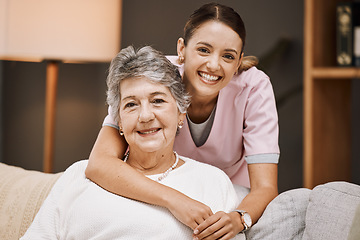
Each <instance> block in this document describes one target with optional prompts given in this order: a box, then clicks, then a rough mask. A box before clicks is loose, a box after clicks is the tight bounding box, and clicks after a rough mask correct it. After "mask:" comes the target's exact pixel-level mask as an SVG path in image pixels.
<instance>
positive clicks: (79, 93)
mask: <svg viewBox="0 0 360 240" xmlns="http://www.w3.org/2000/svg"><path fill="white" fill-rule="evenodd" d="M207 2H209V1H202V0H197V1H193V0H182V1H173V0H170V1H169V0H151V1H145V0H124V1H123V6H122V31H121V43H120V44H121V48H124V47H126V46H128V45H134V46H136V47H140V46H143V45H151V46H153V47H154V48H156V49H158V50H161V51H162V52H164V53H165V54H169V55H170V54H171V55H173V54H176V42H177V39H178V38H179V37H181V36H182V30H183V26H184V24H185V22H186V20H187V18H188V17H189V15H190V14H191V13H192V12H193V11H194V10H195V9H197V8H198V7H200V6H201V5H202V4H204V3H207ZM219 2H220V3H223V4H225V5H228V6H231V7H233V8H234V9H235V10H236V11H237V12H238V13H239V14H240V15H241V17H242V18H243V20H244V22H245V26H246V29H247V40H246V47H245V55H255V56H257V57H258V58H259V59H260V64H259V68H260V69H262V70H263V71H265V72H266V73H267V74H268V75H269V76H270V79H271V82H272V84H273V88H274V92H275V96H276V99H277V107H278V115H279V126H280V139H279V144H280V149H281V155H280V163H279V190H280V192H282V191H285V190H288V189H293V188H297V187H302V170H303V167H302V158H303V153H302V152H303V143H302V141H303V137H302V129H303V126H302V124H303V113H302V111H303V98H302V82H303V5H304V3H303V1H302V0H293V1H288V0H272V1H268V0H224V1H219ZM108 65H109V63H91V64H68V63H66V64H65V63H61V64H60V70H59V82H58V89H57V109H56V133H55V156H54V172H59V171H63V170H65V169H66V168H67V167H68V166H69V165H71V164H72V163H73V162H75V161H78V160H81V159H87V158H88V156H89V153H90V151H91V148H92V146H93V144H94V142H95V140H96V137H97V134H98V132H99V130H100V128H101V124H102V121H103V119H104V117H105V116H106V114H107V106H106V105H105V90H106V85H105V78H106V74H107V68H108ZM45 68H46V64H45V63H44V62H40V63H30V62H16V61H0V91H1V102H0V103H1V104H0V111H1V118H0V121H1V122H0V123H1V124H0V127H1V128H0V143H1V144H0V160H1V161H2V162H4V163H7V164H11V165H16V166H21V167H24V168H26V169H34V170H42V159H43V135H44V98H45V78H46V76H45ZM355 89H356V88H355ZM357 89H359V86H358V87H357ZM353 95H355V94H353ZM354 101H355V104H354V106H355V107H357V109H359V104H358V99H355V100H354ZM359 102H360V101H359ZM354 119H359V117H358V116H354ZM358 169H359V168H358Z"/></svg>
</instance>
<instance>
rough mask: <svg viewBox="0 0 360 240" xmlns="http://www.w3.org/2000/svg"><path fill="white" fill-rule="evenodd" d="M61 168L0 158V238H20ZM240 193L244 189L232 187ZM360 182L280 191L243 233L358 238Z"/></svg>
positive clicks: (262, 236) (253, 236)
mask: <svg viewBox="0 0 360 240" xmlns="http://www.w3.org/2000/svg"><path fill="white" fill-rule="evenodd" d="M61 174H62V173H56V174H47V173H42V172H39V171H31V170H25V169H23V168H20V167H15V166H9V165H6V164H4V163H0V239H1V240H12V239H19V238H20V237H21V236H22V235H23V234H24V233H25V232H26V230H27V228H28V227H29V226H30V224H31V222H32V220H33V219H34V217H35V215H36V213H37V211H38V210H39V208H40V207H41V204H42V203H43V201H44V200H45V198H46V196H47V195H48V194H49V192H50V190H51V188H52V186H53V185H54V183H55V182H56V180H57V179H58V178H59V177H60V176H61ZM235 189H236V191H237V193H238V196H239V198H243V197H245V196H246V194H248V192H249V190H248V189H246V188H243V187H240V186H236V187H235ZM359 229H360V186H358V185H356V184H352V183H348V182H330V183H326V184H323V185H319V186H317V187H315V188H314V189H312V190H310V189H305V188H299V189H293V190H289V191H286V192H283V193H281V194H280V195H279V196H277V197H276V198H275V199H274V200H273V201H272V202H271V203H270V204H269V205H268V207H267V208H266V210H265V211H264V214H263V216H262V217H261V218H260V219H259V221H258V222H257V223H256V224H255V225H254V226H253V227H252V228H251V229H250V230H249V231H248V232H246V237H247V239H281V240H284V239H305V240H307V239H316V240H317V239H324V240H325V239H326V240H329V239H330V240H331V239H341V240H342V239H344V240H346V239H348V240H355V239H360V232H359Z"/></svg>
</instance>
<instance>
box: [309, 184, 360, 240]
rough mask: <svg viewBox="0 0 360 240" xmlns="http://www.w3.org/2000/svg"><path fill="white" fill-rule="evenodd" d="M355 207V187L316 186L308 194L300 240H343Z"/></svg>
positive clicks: (358, 198) (359, 199) (359, 192)
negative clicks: (303, 229) (302, 232)
mask: <svg viewBox="0 0 360 240" xmlns="http://www.w3.org/2000/svg"><path fill="white" fill-rule="evenodd" d="M359 204H360V186H358V185H355V184H352V183H348V182H330V183H326V184H323V185H319V186H316V187H315V188H314V189H313V190H312V191H311V194H310V201H309V206H308V209H307V212H306V223H305V224H306V228H305V232H304V238H303V239H305V240H307V239H317V240H318V239H319V240H321V239H324V240H325V239H326V240H331V239H347V237H348V234H349V231H350V226H351V224H352V220H353V218H354V215H355V211H356V207H357V206H358V205H359Z"/></svg>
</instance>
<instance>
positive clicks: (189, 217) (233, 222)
mask: <svg viewBox="0 0 360 240" xmlns="http://www.w3.org/2000/svg"><path fill="white" fill-rule="evenodd" d="M178 201H179V202H178V204H172V205H173V206H172V207H169V208H168V209H169V210H170V212H171V213H172V214H173V215H174V216H175V217H176V218H177V219H178V220H179V221H180V222H182V223H183V224H185V225H186V226H188V227H190V228H191V229H193V230H194V234H193V239H194V240H195V239H196V240H200V239H204V240H211V239H221V240H225V239H232V238H233V237H235V236H236V234H238V233H239V232H240V231H242V230H243V228H244V227H243V225H242V223H241V220H240V217H239V214H238V213H237V212H230V213H225V212H223V211H219V212H216V213H215V214H213V213H212V211H211V209H210V208H209V207H208V206H206V205H205V204H203V203H201V202H198V201H195V200H193V199H191V198H188V199H186V198H185V199H184V198H182V199H181V200H180V199H178Z"/></svg>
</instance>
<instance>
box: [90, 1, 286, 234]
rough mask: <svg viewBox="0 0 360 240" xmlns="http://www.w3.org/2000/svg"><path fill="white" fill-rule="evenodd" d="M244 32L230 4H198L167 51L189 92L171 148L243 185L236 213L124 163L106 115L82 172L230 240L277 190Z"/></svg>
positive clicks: (266, 91) (272, 146)
mask: <svg viewBox="0 0 360 240" xmlns="http://www.w3.org/2000/svg"><path fill="white" fill-rule="evenodd" d="M245 36H246V33H245V27H244V23H243V21H242V19H241V18H240V16H239V15H238V14H237V13H236V12H235V11H234V10H233V9H232V8H229V7H227V6H224V5H220V4H216V3H210V4H206V5H204V6H202V7H200V8H199V9H198V10H196V11H195V12H194V13H193V14H192V15H191V16H190V18H189V20H188V22H187V23H186V25H185V28H184V37H183V38H180V39H179V40H178V44H177V50H178V57H168V58H169V59H170V60H171V61H172V62H173V63H174V64H176V65H177V66H178V68H179V71H180V73H181V75H182V79H183V82H184V83H185V85H186V89H187V91H188V92H189V93H190V95H191V105H190V107H189V108H188V112H187V116H186V119H185V121H184V127H183V128H182V129H181V131H180V133H179V135H178V136H177V137H176V139H175V144H174V149H175V150H176V151H177V152H178V153H179V154H181V155H183V156H186V157H191V158H193V159H196V160H198V161H201V162H204V163H209V164H211V165H213V166H217V167H219V168H221V169H222V170H224V171H225V172H226V173H227V175H228V176H229V177H230V179H231V180H232V182H233V183H234V184H238V185H242V186H246V187H250V193H249V194H248V195H247V196H246V197H245V198H244V199H243V200H242V202H241V203H240V205H239V206H238V210H239V213H237V212H231V213H224V212H217V213H214V214H213V213H212V212H211V210H210V209H209V208H208V207H207V206H205V205H203V204H201V203H199V202H197V201H194V200H193V199H190V198H189V197H186V196H185V195H183V194H181V193H179V192H177V191H176V190H173V189H170V188H168V187H166V186H163V185H161V184H159V183H155V182H153V181H150V180H149V179H147V178H146V177H144V176H142V175H141V174H139V173H138V172H137V171H136V170H135V169H134V168H132V167H130V166H128V165H127V164H125V163H124V162H123V161H122V160H120V159H121V158H123V155H124V153H125V150H126V149H127V143H126V141H125V139H124V138H123V137H121V136H120V135H119V131H118V129H116V127H117V125H118V123H117V122H116V121H114V119H113V117H111V114H109V115H108V116H107V117H106V118H105V120H104V126H103V128H102V129H101V131H100V133H99V136H98V139H97V140H96V143H95V145H94V148H93V150H92V152H91V155H90V162H89V164H88V167H87V169H86V176H87V177H88V178H89V179H91V180H92V181H94V182H96V183H97V184H99V185H100V186H102V187H103V188H105V189H107V190H108V191H110V192H113V193H116V194H118V195H121V196H125V197H128V198H132V199H137V200H139V201H144V202H147V203H151V204H155V205H159V206H163V207H166V208H167V209H169V211H170V212H171V213H172V214H173V215H174V216H175V217H176V218H177V219H179V220H180V221H181V222H183V223H184V224H186V225H187V226H189V227H191V228H192V229H194V236H195V238H198V239H203V238H205V237H207V238H206V239H219V237H220V236H223V238H221V239H230V238H232V237H234V236H235V235H236V234H237V233H239V232H241V231H246V230H247V229H249V228H250V227H251V222H252V223H255V222H256V221H257V220H258V219H259V218H260V216H261V215H262V213H263V211H264V209H265V208H266V206H267V205H268V203H269V202H270V201H271V200H272V199H273V198H274V197H275V196H277V194H278V190H277V163H278V158H279V147H278V121H277V111H276V106H275V99H274V94H273V90H272V86H271V83H270V80H269V78H268V77H267V76H266V75H265V74H264V73H263V72H261V71H259V70H258V69H257V68H256V67H254V65H255V64H254V63H253V62H252V61H249V60H248V59H247V58H246V57H244V56H243V55H244V46H245ZM111 111H112V110H111V109H110V110H109V112H111ZM114 127H115V128H114ZM179 206H180V207H179ZM250 220H252V221H250Z"/></svg>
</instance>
